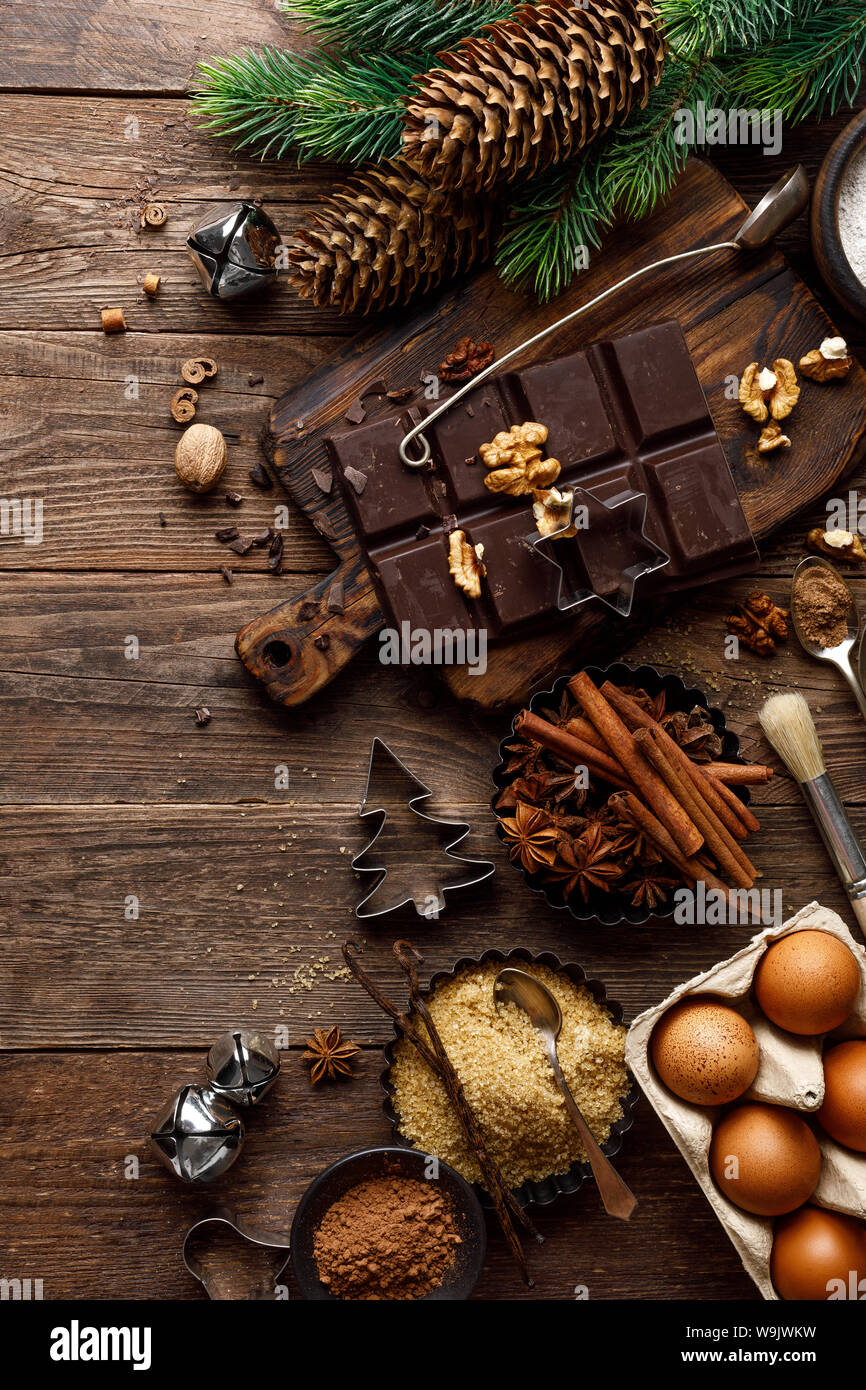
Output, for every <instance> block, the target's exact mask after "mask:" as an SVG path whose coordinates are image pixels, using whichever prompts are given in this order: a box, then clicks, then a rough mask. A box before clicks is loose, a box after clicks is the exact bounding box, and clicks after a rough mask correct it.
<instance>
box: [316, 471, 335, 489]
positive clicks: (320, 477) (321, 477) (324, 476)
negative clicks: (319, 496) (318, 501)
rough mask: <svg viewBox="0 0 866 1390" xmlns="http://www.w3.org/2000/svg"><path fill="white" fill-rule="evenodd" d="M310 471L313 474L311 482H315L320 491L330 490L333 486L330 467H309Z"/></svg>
mask: <svg viewBox="0 0 866 1390" xmlns="http://www.w3.org/2000/svg"><path fill="white" fill-rule="evenodd" d="M310 472H311V473H312V475H313V482H314V483H315V484H316V487H317V488H320V489H321V491H322V492H330V491H331V488H332V487H333V486H334V475H333V473H332V472H331V470H330V468H311V469H310Z"/></svg>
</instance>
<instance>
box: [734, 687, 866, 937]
mask: <svg viewBox="0 0 866 1390" xmlns="http://www.w3.org/2000/svg"><path fill="white" fill-rule="evenodd" d="M758 718H759V720H760V721H761V728H762V729H763V730H764V733H765V734H766V736H767V738H768V739H769V741H770V743H772V745H773V747H774V748H775V750H776V752H777V753H778V754H779V757H780V758H781V759H782V762H783V763H784V764H785V766H786V767H787V769H788V771H789V772H790V773H791V775H792V777H796V779H797V781H798V782H799V784H800V791H801V792H802V793H803V798H804V800H805V802H806V805H807V806H808V808H809V810H810V811H811V813H812V819H813V820H814V822H815V824H816V825H817V827H818V829H819V830H820V832H821V838H822V840H823V841H824V845H825V847H826V849H827V853H828V854H829V856H830V858H831V860H832V861H833V867H834V868H835V870H836V872H837V874H838V875H839V879H840V881H841V883H842V887H843V888H844V889H845V892H846V893H847V894H848V897H849V899H850V901H851V907H852V908H853V910H854V916H855V917H856V918H857V922H858V924H859V926H860V930H861V932H863V934H864V936H866V856H864V854H863V851H862V849H861V848H860V844H859V841H858V840H857V837H856V835H855V834H854V831H853V830H852V829H851V826H850V824H849V821H848V817H847V815H846V813H845V808H844V807H843V805H842V803H841V801H840V800H839V796H838V793H837V791H836V788H835V787H834V786H833V783H832V782H831V781H830V775H829V773H828V772H827V769H826V767H825V766H824V754H823V753H822V751H821V744H820V742H819V740H818V734H817V732H816V730H815V724H814V721H813V719H812V715H811V712H810V710H809V706H808V705H807V704H806V701H805V700H804V699H803V696H802V695H799V694H797V693H796V692H795V691H792V690H788V691H785V692H783V693H782V694H780V695H772V696H771V697H770V699H769V700H767V702H766V703H765V705H764V706H763V708H762V709H761V711H760V712H759V714H758Z"/></svg>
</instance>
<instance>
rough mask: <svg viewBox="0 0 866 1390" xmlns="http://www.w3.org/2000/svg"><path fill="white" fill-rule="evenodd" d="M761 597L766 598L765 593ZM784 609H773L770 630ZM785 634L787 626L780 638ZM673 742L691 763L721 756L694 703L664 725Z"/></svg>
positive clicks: (701, 711)
mask: <svg viewBox="0 0 866 1390" xmlns="http://www.w3.org/2000/svg"><path fill="white" fill-rule="evenodd" d="M762 597H764V598H766V595H763V596H762ZM784 612H785V610H784V609H775V610H774V614H773V616H772V618H771V620H770V621H771V631H772V630H773V627H774V626H781V625H782V624H784V623H785V619H784V618H783V617H782V614H783V613H784ZM786 635H787V626H785V631H784V634H783V637H782V639H781V640H784V637H785V636H786ZM664 727H665V729H666V730H667V732H668V733H669V734H670V736H671V738H672V739H673V740H674V742H675V743H678V744H679V746H680V748H682V750H683V752H684V753H688V755H689V757H690V758H691V760H692V762H693V763H709V762H715V761H716V760H717V759H719V758H720V757H721V756H722V740H721V739H720V738H719V736H718V734H717V733H716V731H715V729H714V728H713V721H712V720H711V719H710V717H709V715H708V714H707V712H706V710H705V709H702V708H701V707H700V705H696V706H695V708H694V709H693V710H692V711H691V713H690V714H683V713H679V712H678V713H677V714H675V715H672V716H671V719H670V721H669V722H666V723H665V725H664Z"/></svg>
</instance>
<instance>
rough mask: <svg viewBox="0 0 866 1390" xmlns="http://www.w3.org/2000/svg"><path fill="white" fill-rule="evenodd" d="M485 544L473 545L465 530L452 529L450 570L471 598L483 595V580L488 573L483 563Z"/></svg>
mask: <svg viewBox="0 0 866 1390" xmlns="http://www.w3.org/2000/svg"><path fill="white" fill-rule="evenodd" d="M483 554H484V546H483V545H475V546H472V545H470V544H469V542H468V541H467V539H466V536H465V534H464V532H463V531H452V532H451V535H450V536H449V538H448V572H449V574H451V575H453V577H454V583H455V584H456V585H457V587H458V589H462V590H463V592H464V594H466V595H467V596H468V597H469V598H480V597H481V581H482V579H483V578H484V576H485V575H486V573H487V570H486V568H485V566H484V564H483V563H482V556H483Z"/></svg>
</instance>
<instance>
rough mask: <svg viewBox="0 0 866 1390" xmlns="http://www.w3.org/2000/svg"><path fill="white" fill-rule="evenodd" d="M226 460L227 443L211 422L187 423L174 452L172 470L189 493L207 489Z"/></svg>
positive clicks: (210, 486) (214, 480) (222, 469)
mask: <svg viewBox="0 0 866 1390" xmlns="http://www.w3.org/2000/svg"><path fill="white" fill-rule="evenodd" d="M227 462H228V454H227V451H226V442H225V440H224V439H223V437H222V435H221V434H220V432H219V430H218V429H215V428H214V426H213V425H190V427H189V429H188V430H184V432H183V434H182V435H181V437H180V439H179V440H178V442H177V448H176V449H175V451H174V471H175V473H176V474H177V476H178V478H179V479H180V481H181V482H182V483H183V485H184V487H188V488H189V490H190V492H210V490H211V488H214V487H216V485H217V483H218V482H219V480H220V478H221V477H222V475H223V473H224V472H225V467H226V463H227Z"/></svg>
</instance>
